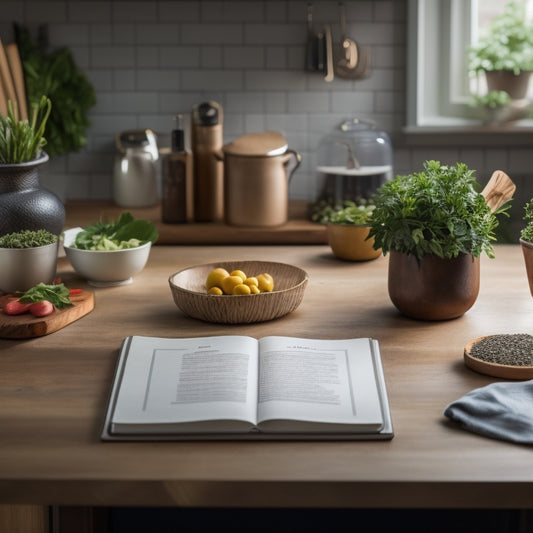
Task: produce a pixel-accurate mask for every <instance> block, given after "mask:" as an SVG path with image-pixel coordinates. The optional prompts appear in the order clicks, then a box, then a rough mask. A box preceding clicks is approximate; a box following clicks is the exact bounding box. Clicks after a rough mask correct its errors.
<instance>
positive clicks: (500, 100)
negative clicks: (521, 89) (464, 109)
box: [472, 91, 511, 109]
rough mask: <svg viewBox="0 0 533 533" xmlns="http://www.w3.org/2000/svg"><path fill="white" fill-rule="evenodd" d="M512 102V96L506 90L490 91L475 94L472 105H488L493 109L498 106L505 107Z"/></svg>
mask: <svg viewBox="0 0 533 533" xmlns="http://www.w3.org/2000/svg"><path fill="white" fill-rule="evenodd" d="M510 103H511V97H510V96H509V93H508V92H506V91H490V92H489V93H487V94H483V95H473V97H472V105H474V106H486V107H490V108H491V109H496V108H497V107H505V106H506V105H509V104H510Z"/></svg>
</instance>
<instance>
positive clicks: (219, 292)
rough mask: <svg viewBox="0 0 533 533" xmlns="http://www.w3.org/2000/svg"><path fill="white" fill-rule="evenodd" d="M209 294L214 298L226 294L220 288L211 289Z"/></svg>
mask: <svg viewBox="0 0 533 533" xmlns="http://www.w3.org/2000/svg"><path fill="white" fill-rule="evenodd" d="M207 294H212V295H214V296H221V295H222V294H224V292H223V291H222V289H221V288H220V287H211V288H210V289H209V290H208V291H207Z"/></svg>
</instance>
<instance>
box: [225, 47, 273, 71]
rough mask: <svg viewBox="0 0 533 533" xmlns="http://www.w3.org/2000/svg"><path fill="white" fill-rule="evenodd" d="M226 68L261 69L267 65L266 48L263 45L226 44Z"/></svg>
mask: <svg viewBox="0 0 533 533" xmlns="http://www.w3.org/2000/svg"><path fill="white" fill-rule="evenodd" d="M222 54H223V56H222V58H223V59H222V61H223V63H222V64H223V66H224V68H227V69H232V68H240V69H245V68H250V69H261V68H264V66H265V49H264V48H263V47H262V46H224V47H223V48H222Z"/></svg>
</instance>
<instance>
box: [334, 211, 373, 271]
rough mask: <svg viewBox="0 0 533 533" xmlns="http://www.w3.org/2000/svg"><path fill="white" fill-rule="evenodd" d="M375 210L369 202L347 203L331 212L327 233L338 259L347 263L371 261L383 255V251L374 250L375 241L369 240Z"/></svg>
mask: <svg viewBox="0 0 533 533" xmlns="http://www.w3.org/2000/svg"><path fill="white" fill-rule="evenodd" d="M374 208H375V205H373V204H372V203H369V202H368V201H362V202H361V203H356V202H353V201H346V202H345V204H344V207H343V208H341V209H336V210H332V211H331V213H330V214H329V216H328V218H327V221H326V224H327V226H326V231H327V235H328V243H329V246H330V247H331V250H332V252H333V253H334V255H335V256H336V257H338V258H339V259H344V260H347V261H369V260H371V259H376V258H377V257H379V256H380V255H381V250H380V249H379V248H378V249H375V248H374V239H373V238H368V234H369V232H370V220H371V218H372V212H373V211H374Z"/></svg>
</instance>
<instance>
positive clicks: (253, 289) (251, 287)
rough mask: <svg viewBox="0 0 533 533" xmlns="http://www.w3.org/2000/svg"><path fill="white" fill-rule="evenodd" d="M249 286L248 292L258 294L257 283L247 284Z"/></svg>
mask: <svg viewBox="0 0 533 533" xmlns="http://www.w3.org/2000/svg"><path fill="white" fill-rule="evenodd" d="M248 287H250V294H259V293H260V292H261V291H260V290H259V287H258V286H257V285H248Z"/></svg>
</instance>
